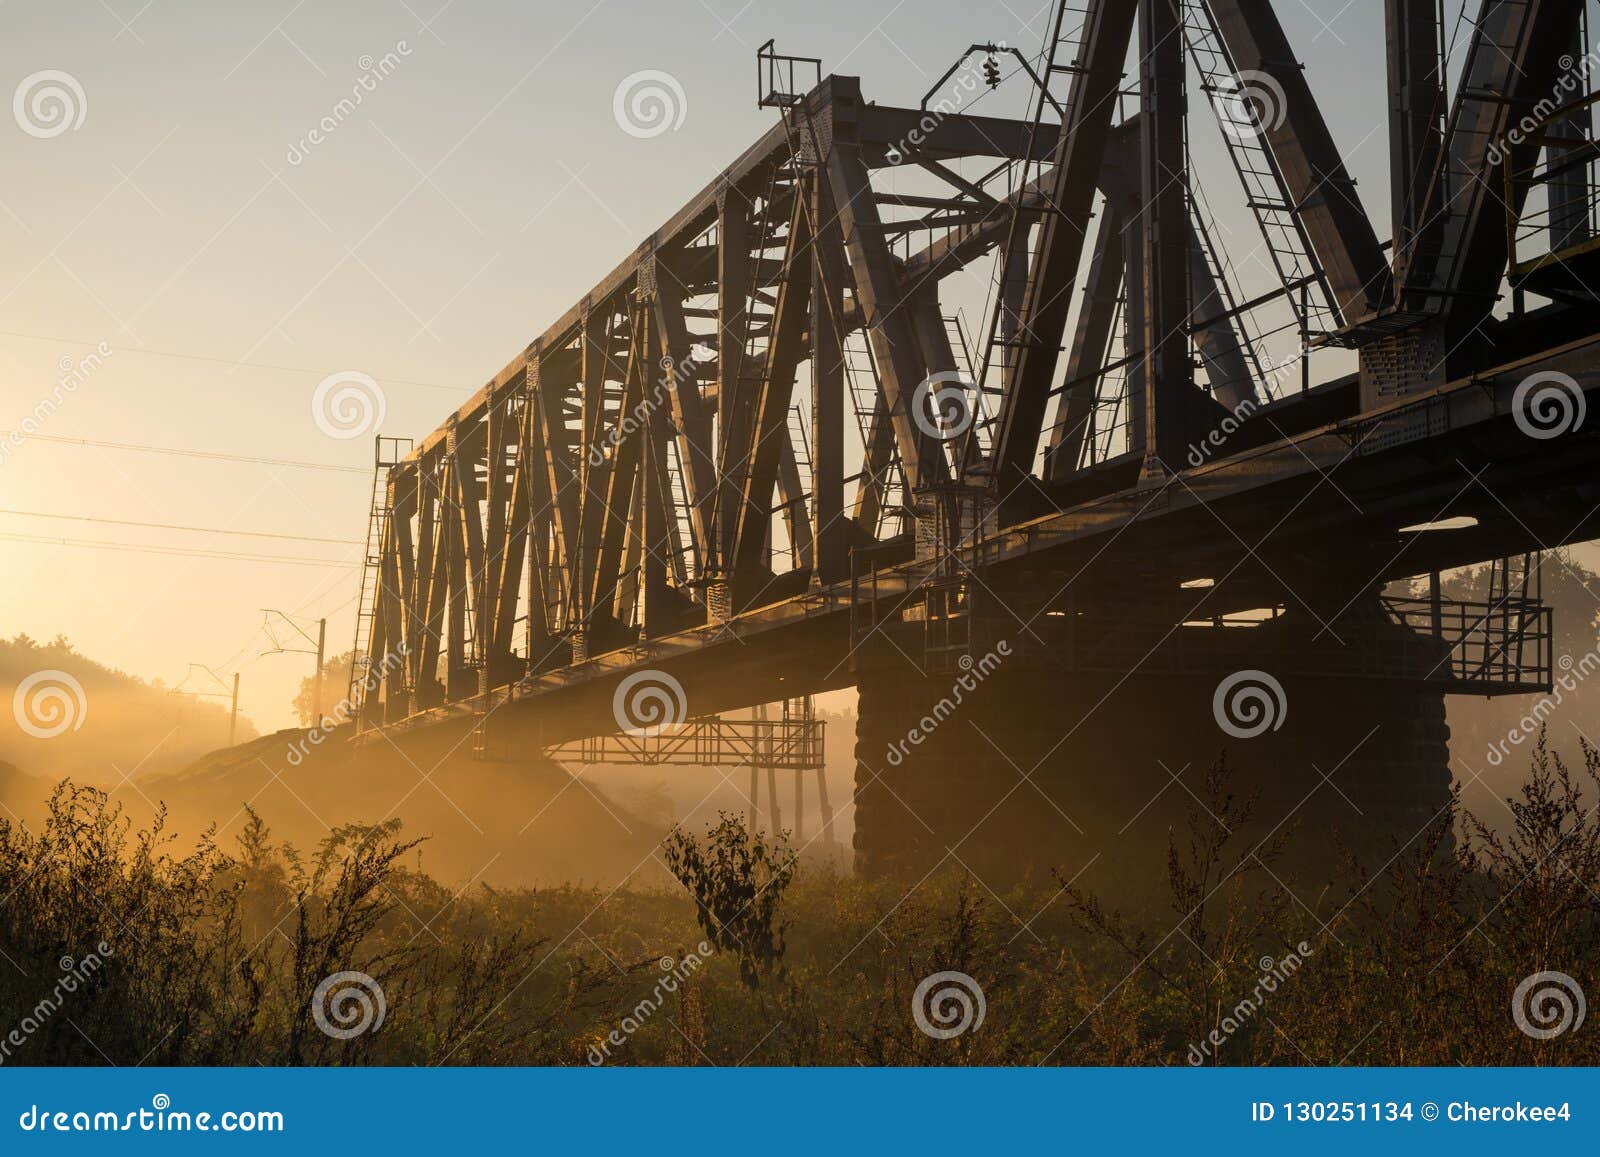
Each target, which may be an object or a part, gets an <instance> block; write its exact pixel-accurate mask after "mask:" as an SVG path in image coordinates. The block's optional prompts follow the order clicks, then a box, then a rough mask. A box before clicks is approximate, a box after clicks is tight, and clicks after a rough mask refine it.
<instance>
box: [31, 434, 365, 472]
mask: <svg viewBox="0 0 1600 1157" xmlns="http://www.w3.org/2000/svg"><path fill="white" fill-rule="evenodd" d="M28 440H29V441H30V442H58V443H60V444H62V445H66V446H97V447H101V448H103V449H106V450H140V451H143V452H145V453H149V454H177V455H180V456H182V457H185V458H211V459H215V460H217V461H221V462H251V463H254V464H256V465H258V466H292V467H295V468H296V469H300V470H333V471H337V472H338V473H341V474H370V473H372V471H371V470H369V469H367V468H366V467H365V466H338V465H335V464H334V463H332V462H299V461H296V460H294V459H292V458H258V457H254V456H252V455H249V454H226V453H223V452H222V451H220V450H189V449H185V448H183V447H180V446H150V445H146V444H145V443H142V442H103V441H99V440H97V439H94V438H61V437H58V436H56V435H54V434H30V435H28Z"/></svg>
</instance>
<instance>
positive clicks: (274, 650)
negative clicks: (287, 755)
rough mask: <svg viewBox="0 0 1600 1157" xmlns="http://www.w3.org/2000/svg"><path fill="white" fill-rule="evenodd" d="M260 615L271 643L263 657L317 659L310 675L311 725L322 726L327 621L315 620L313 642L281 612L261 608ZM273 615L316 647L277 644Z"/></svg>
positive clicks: (297, 625) (296, 624)
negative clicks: (277, 656)
mask: <svg viewBox="0 0 1600 1157" xmlns="http://www.w3.org/2000/svg"><path fill="white" fill-rule="evenodd" d="M261 614H262V623H261V629H262V630H264V631H265V632H266V633H267V638H268V639H270V640H271V641H272V646H271V647H270V648H268V649H267V650H265V651H262V652H261V653H262V654H263V655H281V654H296V655H315V656H316V657H317V669H316V672H315V673H314V674H313V675H312V682H311V725H312V726H313V727H320V726H322V665H323V663H324V662H325V661H326V656H325V654H324V652H325V650H326V647H327V642H328V620H327V619H326V618H322V619H318V620H317V637H316V639H314V640H313V639H312V637H311V635H310V634H309V633H308V632H307V631H306V630H305V628H303V627H302V626H301V625H300V624H299V623H297V622H295V621H294V620H293V619H291V618H290V617H289V616H288V615H286V614H284V613H283V612H282V611H279V610H274V609H273V608H271V607H262V608H261ZM274 615H276V616H277V617H278V618H279V619H282V620H283V621H284V622H285V623H287V624H288V625H289V627H290V628H291V629H292V630H293V631H294V632H295V634H297V635H299V636H300V637H301V638H302V639H304V640H305V641H306V642H307V643H312V642H314V643H315V644H316V646H315V647H314V648H313V647H285V646H284V645H283V644H282V643H280V642H278V639H277V636H275V635H274V634H273V633H272V621H273V616H274Z"/></svg>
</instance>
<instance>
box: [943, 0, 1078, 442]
mask: <svg viewBox="0 0 1600 1157" xmlns="http://www.w3.org/2000/svg"><path fill="white" fill-rule="evenodd" d="M1088 15H1089V12H1088V9H1087V8H1086V7H1084V6H1083V5H1082V4H1073V3H1070V2H1068V0H1061V2H1060V3H1059V4H1057V5H1056V10H1055V13H1054V15H1053V16H1052V17H1051V21H1050V33H1049V36H1048V37H1047V38H1046V40H1045V44H1044V54H1043V55H1044V65H1043V67H1042V68H1041V69H1040V71H1039V77H1040V80H1041V84H1040V85H1039V87H1038V92H1037V95H1036V98H1035V101H1034V107H1033V117H1032V122H1031V124H1030V126H1029V129H1028V149H1027V153H1026V154H1025V159H1024V160H1023V162H1022V165H1021V172H1020V173H1019V175H1018V177H1017V182H1016V190H1017V191H1019V192H1020V190H1022V189H1025V188H1027V187H1028V185H1029V184H1031V183H1033V182H1034V181H1037V180H1039V178H1040V177H1042V176H1043V174H1044V171H1045V168H1046V166H1047V164H1048V160H1047V158H1045V157H1036V154H1037V153H1038V149H1037V148H1036V143H1037V140H1038V135H1039V126H1040V125H1041V124H1043V123H1044V115H1045V109H1047V108H1053V109H1056V110H1057V112H1058V113H1059V112H1060V111H1061V110H1062V109H1063V108H1064V107H1065V106H1064V100H1065V98H1064V97H1063V98H1062V99H1058V98H1057V97H1056V95H1055V92H1054V90H1053V87H1052V86H1054V85H1055V84H1057V82H1058V79H1059V78H1060V77H1062V76H1067V77H1071V76H1072V75H1073V74H1075V73H1078V72H1081V71H1082V65H1081V63H1080V53H1081V52H1082V49H1083V34H1084V30H1085V29H1086V28H1087V26H1088ZM1052 210H1053V206H1046V211H1047V212H1048V211H1052ZM1028 235H1029V227H1028V223H1027V214H1025V213H1024V212H1023V211H1022V207H1021V202H1020V198H1019V202H1018V205H1017V206H1016V207H1015V208H1014V209H1013V210H1012V213H1011V221H1010V224H1009V226H1008V228H1007V232H1006V242H1005V245H1004V247H1003V248H1001V250H1000V258H999V261H998V262H997V263H996V265H995V278H996V280H995V281H994V283H993V284H991V285H990V287H989V292H990V293H991V294H992V295H993V300H994V308H992V309H991V310H990V311H989V333H988V336H987V338H986V339H985V340H984V342H983V358H982V360H981V362H980V363H979V365H978V367H977V372H976V374H975V375H974V377H973V380H974V381H975V382H976V383H977V386H978V400H979V405H980V406H981V405H982V403H983V399H984V398H986V397H992V398H999V397H1000V396H1001V395H1002V394H1003V393H1004V390H1005V383H1006V381H1007V379H1009V377H1010V376H1011V373H1012V366H1013V364H1014V362H1015V360H1016V355H1015V349H1016V348H1017V346H1018V345H1019V344H1021V343H1020V342H1019V341H1018V340H1017V339H1015V338H1012V339H1007V338H1004V337H1002V336H1001V333H1000V316H1001V313H1002V312H1003V310H1002V309H1001V305H1000V302H1001V299H1002V298H1003V296H1004V293H1005V284H1004V281H1005V277H1006V271H1007V270H1008V269H1009V268H1011V260H1012V255H1013V254H1015V253H1016V252H1017V250H1018V248H1019V247H1025V246H1026V245H1027V244H1028ZM1033 273H1034V271H1033V270H1031V269H1030V270H1029V274H1028V275H1029V277H1030V279H1031V278H1032V276H1033ZM997 355H998V365H999V367H1000V371H999V372H1000V378H999V381H994V380H992V377H993V374H994V372H995V366H996V364H997ZM997 421H999V409H998V407H996V409H995V412H994V413H993V414H988V415H982V414H980V415H979V416H978V417H977V418H975V419H974V421H973V424H972V431H971V436H970V444H969V445H968V448H967V449H966V450H965V451H964V454H965V456H966V458H967V460H968V461H969V462H970V461H972V460H973V459H974V458H978V457H980V456H987V453H988V450H987V447H989V446H990V445H991V444H992V442H993V438H994V424H995V423H996V422H997ZM980 447H981V448H983V449H980Z"/></svg>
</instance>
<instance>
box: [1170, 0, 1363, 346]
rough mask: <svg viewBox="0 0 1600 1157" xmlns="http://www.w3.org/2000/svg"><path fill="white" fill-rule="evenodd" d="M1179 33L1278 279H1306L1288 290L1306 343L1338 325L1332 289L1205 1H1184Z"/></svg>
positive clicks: (1287, 282)
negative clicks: (1303, 287)
mask: <svg viewBox="0 0 1600 1157" xmlns="http://www.w3.org/2000/svg"><path fill="white" fill-rule="evenodd" d="M1183 33H1184V39H1185V40H1186V41H1187V43H1188V46H1189V56H1190V58H1191V59H1192V60H1193V61H1194V64H1195V68H1196V70H1197V71H1198V72H1199V73H1200V87H1201V89H1202V91H1204V92H1205V94H1206V96H1207V97H1208V98H1209V99H1210V101H1211V107H1212V109H1213V110H1214V111H1215V113H1216V116H1217V122H1218V124H1219V125H1220V126H1221V128H1222V140H1223V143H1224V145H1226V147H1227V150H1228V156H1229V159H1230V160H1232V162H1233V168H1234V171H1235V172H1236V173H1238V174H1239V181H1240V183H1241V184H1242V185H1243V186H1244V195H1245V202H1246V204H1247V205H1248V207H1249V209H1250V212H1251V214H1252V215H1253V216H1254V217H1255V219H1256V224H1257V226H1258V227H1259V228H1260V230H1261V237H1262V240H1263V241H1264V242H1265V244H1266V247H1267V253H1268V255H1269V256H1270V257H1271V259H1272V264H1273V268H1274V269H1275V270H1276V271H1277V274H1278V280H1279V282H1280V283H1281V284H1282V285H1283V286H1284V288H1285V289H1288V288H1289V287H1291V286H1295V285H1300V284H1303V283H1305V282H1306V281H1307V279H1310V281H1311V285H1310V287H1309V288H1310V289H1313V290H1314V292H1303V293H1300V294H1294V293H1291V294H1290V301H1291V303H1292V306H1293V309H1294V311H1295V313H1296V315H1297V316H1298V317H1299V319H1300V329H1301V332H1302V334H1303V335H1304V337H1305V339H1306V340H1308V341H1309V340H1310V339H1311V338H1315V337H1319V336H1322V335H1325V334H1331V333H1333V332H1335V331H1336V330H1337V329H1338V328H1339V321H1338V319H1339V313H1338V310H1337V309H1336V308H1335V307H1334V303H1333V293H1332V291H1331V290H1330V289H1329V287H1328V281H1327V278H1326V277H1325V276H1324V275H1323V272H1322V267H1321V266H1320V265H1319V264H1318V263H1317V259H1316V257H1315V256H1314V254H1313V252H1312V249H1311V241H1310V239H1309V238H1308V237H1307V236H1306V232H1305V229H1304V228H1303V227H1302V225H1301V224H1300V217H1299V215H1298V214H1297V213H1296V212H1295V206H1294V203H1293V201H1292V200H1291V199H1290V197H1289V193H1288V191H1287V189H1286V188H1285V187H1284V183H1283V174H1282V173H1281V172H1280V171H1279V169H1278V163H1277V161H1276V160H1275V159H1274V158H1273V156H1272V151H1271V149H1270V148H1268V146H1267V142H1266V135H1265V133H1264V131H1263V130H1262V128H1261V126H1260V125H1259V124H1258V123H1257V121H1256V118H1255V113H1254V110H1253V106H1252V105H1251V104H1250V102H1249V101H1247V100H1244V99H1242V97H1241V96H1240V90H1239V87H1238V82H1237V80H1236V76H1237V69H1236V68H1235V66H1234V63H1233V58H1232V56H1230V55H1229V53H1228V49H1227V46H1226V45H1225V44H1223V42H1222V34H1221V33H1220V32H1219V31H1218V30H1217V23H1216V19H1215V18H1214V17H1213V16H1212V14H1211V9H1210V7H1209V6H1208V5H1207V3H1206V0H1185V3H1184V6H1183Z"/></svg>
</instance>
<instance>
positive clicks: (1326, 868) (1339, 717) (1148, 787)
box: [855, 618, 1450, 898]
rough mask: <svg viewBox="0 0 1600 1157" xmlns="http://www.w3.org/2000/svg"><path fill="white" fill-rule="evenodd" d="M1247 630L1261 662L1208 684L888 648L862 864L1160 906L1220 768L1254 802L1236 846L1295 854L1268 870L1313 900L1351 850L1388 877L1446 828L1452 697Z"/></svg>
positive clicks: (864, 776)
mask: <svg viewBox="0 0 1600 1157" xmlns="http://www.w3.org/2000/svg"><path fill="white" fill-rule="evenodd" d="M1387 626H1388V627H1389V628H1391V629H1393V630H1396V631H1401V630H1405V628H1403V627H1399V626H1396V625H1394V624H1388V625H1387ZM1257 631H1261V632H1270V633H1272V634H1277V635H1281V636H1283V638H1281V639H1269V638H1266V637H1263V636H1257V634H1256V632H1257ZM1234 633H1236V634H1241V635H1244V634H1248V635H1251V636H1255V637H1253V638H1251V639H1249V640H1248V642H1249V643H1250V644H1251V645H1250V647H1249V648H1245V647H1243V646H1242V645H1239V644H1234V643H1233V641H1232V640H1229V641H1228V643H1229V647H1230V648H1231V647H1234V646H1239V653H1238V654H1237V656H1236V660H1237V661H1236V662H1225V663H1223V664H1221V665H1220V666H1215V667H1213V668H1212V669H1208V670H1200V671H1195V670H1191V671H1179V672H1172V671H1170V670H1161V667H1162V664H1161V663H1160V662H1159V661H1157V660H1158V659H1159V656H1157V657H1153V659H1152V661H1151V662H1149V663H1147V664H1145V665H1144V666H1142V667H1141V668H1140V670H1139V671H1138V672H1136V673H1134V674H1132V675H1121V674H1113V673H1104V672H1082V671H1079V672H1066V671H1062V670H1060V669H1059V668H1051V667H1048V666H1046V665H1044V664H1042V663H1038V662H1035V661H1032V660H1030V659H1029V658H1028V657H1027V656H1025V655H1020V654H1019V655H1015V656H1013V657H1011V658H1008V659H1005V660H1004V661H1003V662H1001V663H1000V664H999V665H998V666H997V667H993V668H992V669H990V670H987V671H982V672H981V677H980V669H979V668H978V667H974V668H973V669H971V670H966V671H963V670H960V669H958V670H956V671H953V672H951V673H949V674H938V675H927V676H923V675H921V674H919V673H918V672H916V671H915V670H914V669H913V668H911V667H910V665H909V664H908V663H907V662H906V660H905V659H904V658H903V657H901V656H900V655H898V654H896V653H895V652H894V651H893V649H892V648H890V649H889V655H887V656H884V655H881V654H880V655H879V656H877V657H876V659H875V660H874V661H867V662H864V663H863V665H862V668H861V670H860V679H859V684H858V687H859V693H860V703H859V708H858V710H859V720H858V723H857V733H856V739H857V742H856V835H855V848H856V856H857V865H858V868H859V869H860V870H861V871H863V872H864V873H866V874H869V875H878V876H881V875H894V876H909V877H910V878H911V879H912V880H915V879H916V878H918V877H920V876H921V875H923V874H925V873H927V872H929V871H930V870H933V869H935V868H937V867H939V866H941V865H943V866H945V867H955V868H958V869H959V868H968V869H971V870H972V871H975V872H977V873H978V874H979V875H980V876H981V877H983V879H984V880H985V882H986V883H990V884H991V885H993V886H999V885H1000V884H1002V883H1004V882H1010V881H1015V880H1020V879H1026V878H1033V879H1036V880H1047V879H1048V877H1049V874H1050V873H1051V872H1052V871H1056V872H1058V873H1059V874H1060V875H1062V876H1063V877H1073V876H1074V875H1076V874H1077V873H1079V872H1080V871H1081V872H1082V873H1083V875H1082V878H1081V880H1080V882H1081V883H1083V884H1085V885H1087V886H1090V887H1095V888H1101V889H1105V890H1107V891H1108V892H1111V893H1115V894H1117V895H1119V896H1122V897H1124V898H1126V897H1128V896H1131V895H1141V894H1146V893H1150V892H1151V890H1152V889H1154V892H1155V893H1157V894H1158V893H1159V892H1160V891H1161V890H1162V889H1164V888H1165V881H1166V861H1167V848H1168V833H1169V832H1171V833H1174V834H1175V835H1176V836H1177V837H1178V838H1179V842H1180V845H1181V846H1186V845H1187V842H1188V831H1189V828H1190V825H1191V824H1192V823H1194V822H1198V823H1200V825H1201V826H1202V827H1208V826H1209V825H1212V824H1218V823H1222V822H1224V821H1223V818H1222V817H1221V816H1217V815H1214V814H1213V813H1212V812H1211V810H1210V805H1211V801H1210V800H1209V799H1207V798H1206V794H1207V793H1206V790H1205V786H1204V780H1205V774H1206V771H1207V769H1208V768H1209V767H1211V766H1212V765H1213V764H1214V763H1215V762H1216V761H1217V760H1218V759H1219V758H1221V757H1224V755H1225V757H1226V760H1227V764H1228V766H1229V768H1230V775H1229V777H1228V781H1227V791H1228V792H1229V793H1231V794H1232V795H1233V797H1234V798H1235V800H1236V801H1239V802H1241V803H1242V802H1243V801H1244V800H1246V799H1247V798H1250V797H1252V796H1254V797H1255V799H1254V802H1253V804H1252V805H1251V808H1252V814H1251V816H1250V818H1249V820H1248V821H1247V822H1246V823H1244V824H1233V823H1230V825H1229V826H1230V827H1237V828H1238V829H1239V830H1237V831H1236V832H1235V835H1234V837H1233V841H1232V843H1231V844H1230V847H1238V848H1240V849H1241V850H1247V849H1250V848H1254V847H1256V846H1257V845H1258V844H1260V843H1262V841H1270V840H1273V839H1277V840H1281V842H1282V844H1283V850H1282V854H1281V856H1280V857H1279V858H1278V859H1277V860H1275V861H1273V863H1272V865H1271V866H1272V870H1273V871H1274V872H1275V873H1277V874H1279V875H1280V876H1283V877H1285V878H1286V879H1287V878H1289V877H1290V876H1291V875H1292V876H1293V877H1294V878H1295V879H1297V880H1298V881H1299V882H1300V883H1301V884H1303V885H1305V886H1304V887H1303V888H1299V889H1298V890H1299V892H1300V894H1301V895H1302V897H1304V896H1306V895H1307V894H1308V893H1314V892H1315V891H1317V890H1320V888H1321V886H1322V885H1323V884H1324V883H1326V882H1327V881H1328V880H1329V879H1330V878H1332V877H1333V876H1334V875H1335V874H1337V870H1338V868H1339V866H1340V863H1341V861H1342V860H1343V858H1344V856H1345V854H1346V853H1349V854H1354V855H1356V856H1357V857H1358V858H1359V859H1361V860H1362V861H1364V862H1367V863H1375V864H1382V863H1383V862H1384V861H1385V860H1387V859H1388V858H1389V856H1391V855H1392V854H1393V851H1394V849H1395V847H1396V846H1397V841H1398V842H1399V843H1403V842H1405V841H1407V840H1410V839H1411V838H1412V837H1414V836H1416V835H1417V833H1418V832H1420V831H1421V830H1422V829H1423V828H1425V827H1426V825H1427V824H1428V822H1429V821H1430V820H1431V819H1433V818H1434V817H1436V816H1438V815H1440V814H1441V812H1442V810H1443V809H1444V808H1445V806H1446V804H1447V802H1448V799H1449V792H1450V770H1449V729H1448V726H1447V725H1446V723H1445V713H1444V697H1443V694H1442V693H1441V692H1439V691H1437V690H1428V689H1426V687H1425V686H1423V685H1420V684H1417V683H1415V682H1411V683H1404V682H1400V681H1397V680H1395V679H1392V678H1384V677H1383V676H1382V675H1381V674H1378V675H1375V676H1361V675H1352V674H1344V673H1329V672H1327V671H1319V670H1318V668H1317V666H1316V665H1315V664H1314V663H1312V662H1307V661H1306V660H1308V659H1309V660H1315V659H1316V658H1318V653H1317V651H1316V650H1315V649H1314V648H1312V647H1310V645H1309V643H1308V642H1306V641H1305V640H1304V639H1302V638H1298V637H1297V636H1304V635H1305V633H1306V630H1305V628H1304V626H1303V625H1302V624H1300V623H1298V622H1295V621H1294V620H1292V619H1289V618H1285V619H1282V620H1279V621H1278V622H1276V623H1273V624H1269V625H1268V626H1265V627H1261V628H1256V629H1255V630H1253V631H1250V632H1230V634H1234ZM1246 641H1247V640H1240V644H1243V643H1244V642H1246ZM1389 641H1390V642H1391V643H1393V642H1395V641H1396V640H1394V639H1390V640H1389ZM1268 643H1272V644H1275V645H1273V646H1270V647H1265V646H1264V644H1268ZM1282 644H1289V645H1288V646H1287V647H1285V646H1283V645H1282ZM1297 646H1298V647H1299V648H1300V649H1301V650H1302V654H1301V660H1302V661H1301V662H1300V663H1299V664H1298V665H1297V669H1296V670H1293V671H1289V670H1285V671H1284V672H1283V673H1282V674H1274V673H1273V672H1271V671H1267V670H1262V669H1260V668H1258V666H1257V663H1256V662H1252V654H1251V653H1252V652H1255V653H1256V654H1257V655H1259V654H1260V652H1261V651H1262V650H1269V651H1271V652H1272V653H1274V654H1282V653H1285V652H1291V651H1293V650H1295V649H1296V647H1297ZM1327 657H1328V658H1330V659H1331V655H1328V656H1327ZM1345 658H1346V659H1348V656H1347V655H1346V656H1345ZM1266 665H1269V664H1265V663H1264V661H1263V666H1266ZM1270 665H1275V664H1270ZM1347 665H1348V664H1341V665H1339V667H1334V665H1333V664H1332V663H1331V662H1330V663H1329V667H1330V668H1331V669H1334V670H1341V669H1342V668H1343V667H1344V666H1347ZM1261 676H1270V680H1271V681H1275V682H1276V684H1277V685H1278V686H1279V687H1281V689H1282V690H1281V695H1280V694H1278V693H1277V692H1276V691H1275V690H1274V689H1273V687H1272V685H1271V682H1270V681H1269V680H1268V679H1263V678H1262V677H1261ZM1219 688H1221V691H1220V692H1219ZM1223 721H1226V723H1227V725H1228V727H1227V728H1225V727H1224V725H1223ZM1228 728H1231V731H1230V730H1229V729H1228Z"/></svg>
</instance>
